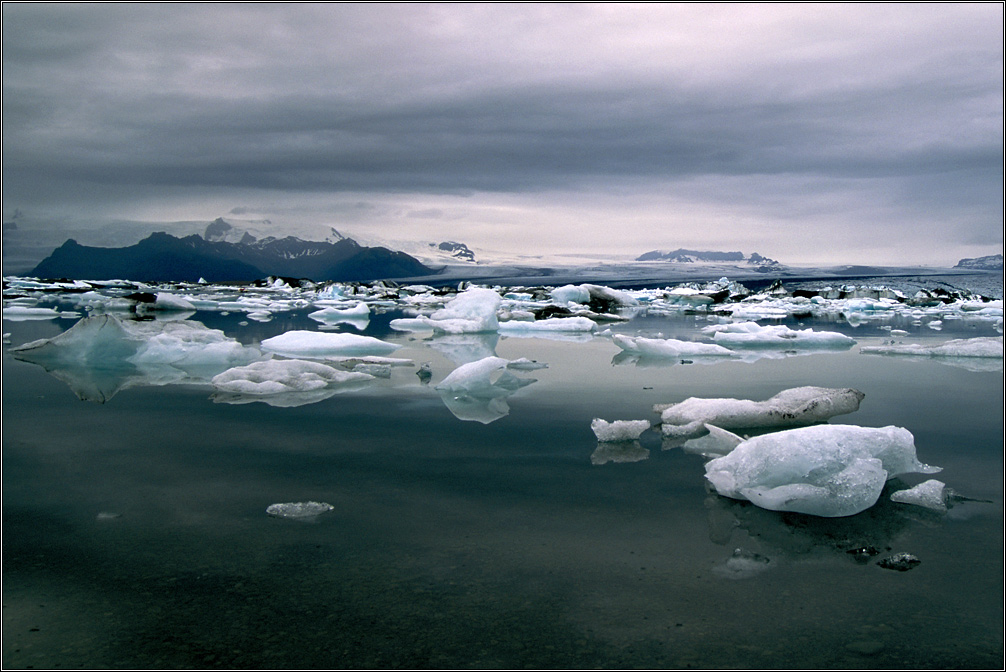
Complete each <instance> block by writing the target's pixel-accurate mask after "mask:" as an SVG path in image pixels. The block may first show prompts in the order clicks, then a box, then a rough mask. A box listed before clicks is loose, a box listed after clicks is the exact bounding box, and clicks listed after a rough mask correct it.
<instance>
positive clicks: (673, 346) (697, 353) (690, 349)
mask: <svg viewBox="0 0 1006 672" xmlns="http://www.w3.org/2000/svg"><path fill="white" fill-rule="evenodd" d="M611 340H612V342H613V343H614V344H615V345H617V346H618V347H619V348H621V349H622V350H623V351H625V352H627V353H629V354H630V355H638V356H640V357H653V358H678V357H732V356H734V353H733V352H731V351H730V350H728V349H727V348H724V347H723V346H721V345H716V344H714V343H694V342H691V341H679V340H677V339H674V338H667V339H664V338H644V337H642V336H625V335H623V334H614V335H613V336H612V337H611Z"/></svg>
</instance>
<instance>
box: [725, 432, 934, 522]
mask: <svg viewBox="0 0 1006 672" xmlns="http://www.w3.org/2000/svg"><path fill="white" fill-rule="evenodd" d="M938 471H940V468H939V467H931V466H928V465H925V464H922V463H921V462H919V461H918V459H917V458H916V454H915V440H914V437H912V434H911V432H909V431H908V430H907V429H904V428H901V427H893V426H891V427H882V428H871V427H856V426H852V425H817V426H815V427H802V428H800V429H790V430H785V431H782V432H775V433H772V434H764V435H762V436H756V437H754V438H752V439H748V440H746V441H742V442H741V443H740V444H739V445H738V446H737V447H736V448H734V449H733V451H731V452H730V453H729V454H727V455H724V456H723V457H718V458H716V459H714V460H710V461H709V462H708V463H706V479H707V480H708V481H709V483H711V484H712V486H713V487H714V488H715V489H716V492H717V493H719V494H720V495H723V496H725V497H731V498H733V499H746V500H748V501H750V502H752V503H753V504H756V505H758V506H760V507H762V508H764V509H770V510H772V511H792V512H796V513H806V514H810V515H814V516H823V517H827V518H837V517H841V516H852V515H855V514H857V513H859V512H861V511H865V510H866V509H868V508H870V507H871V506H873V505H874V504H875V503H876V502H877V499H878V498H879V497H880V493H881V491H882V490H883V488H884V483H886V482H887V480H888V479H889V478H893V477H895V476H899V475H902V474H909V473H923V474H932V473H936V472H938Z"/></svg>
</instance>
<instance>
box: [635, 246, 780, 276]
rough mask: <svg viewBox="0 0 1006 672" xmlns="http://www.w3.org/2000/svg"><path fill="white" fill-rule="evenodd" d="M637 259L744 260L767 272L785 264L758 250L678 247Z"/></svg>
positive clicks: (674, 260) (719, 261)
mask: <svg viewBox="0 0 1006 672" xmlns="http://www.w3.org/2000/svg"><path fill="white" fill-rule="evenodd" d="M636 261H668V262H674V263H684V264H694V263H697V262H711V263H723V262H728V263H731V262H744V263H746V264H749V265H751V266H754V267H756V268H755V270H757V271H760V272H765V273H767V272H770V271H778V270H781V269H782V268H784V267H783V265H782V264H780V263H779V262H778V261H776V260H775V259H769V258H768V257H763V256H761V255H760V254H758V253H757V252H752V253H751V254H750V255H747V256H745V254H744V253H743V252H715V251H700V250H686V249H683V248H678V249H677V250H672V251H670V252H667V251H664V250H651V251H650V252H646V253H644V254H641V255H639V256H638V257H636Z"/></svg>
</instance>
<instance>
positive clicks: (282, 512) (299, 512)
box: [265, 502, 335, 518]
mask: <svg viewBox="0 0 1006 672" xmlns="http://www.w3.org/2000/svg"><path fill="white" fill-rule="evenodd" d="M334 508H335V507H334V506H332V505H331V504H328V503H326V502H284V503H282V504H270V505H269V506H268V507H267V508H266V510H265V512H266V513H267V514H269V515H270V516H276V517H277V518H314V517H315V516H320V515H321V514H323V513H327V512H329V511H331V510H333V509H334Z"/></svg>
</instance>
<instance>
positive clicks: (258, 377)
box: [210, 359, 374, 396]
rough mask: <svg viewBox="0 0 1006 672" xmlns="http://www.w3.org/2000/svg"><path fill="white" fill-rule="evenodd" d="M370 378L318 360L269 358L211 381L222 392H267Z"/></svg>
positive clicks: (226, 372)
mask: <svg viewBox="0 0 1006 672" xmlns="http://www.w3.org/2000/svg"><path fill="white" fill-rule="evenodd" d="M373 379H374V377H373V376H371V375H369V374H366V373H359V372H355V371H345V370H339V369H336V368H334V367H331V366H328V365H327V364H321V363H319V362H308V361H304V360H299V359H269V360H266V361H263V362H254V363H252V364H248V365H247V366H238V367H234V368H232V369H228V370H227V371H224V372H223V373H220V374H218V375H216V376H214V377H213V379H212V380H210V382H211V383H212V384H213V387H215V388H216V389H218V390H220V391H223V392H231V393H234V394H246V395H253V396H268V395H277V394H288V393H290V392H310V391H312V390H317V389H322V388H328V387H332V386H336V385H342V384H345V383H358V382H364V381H370V380H373Z"/></svg>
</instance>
